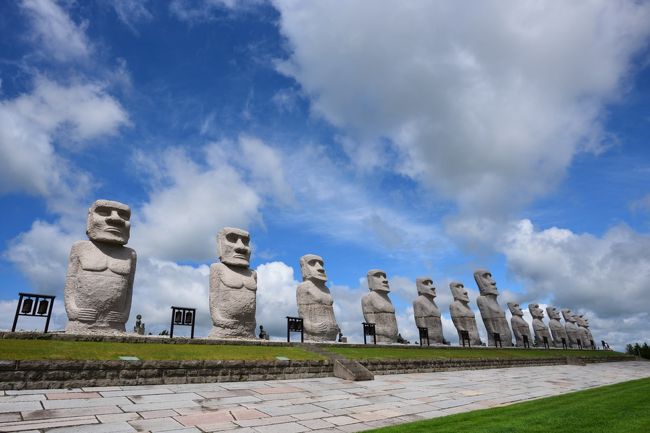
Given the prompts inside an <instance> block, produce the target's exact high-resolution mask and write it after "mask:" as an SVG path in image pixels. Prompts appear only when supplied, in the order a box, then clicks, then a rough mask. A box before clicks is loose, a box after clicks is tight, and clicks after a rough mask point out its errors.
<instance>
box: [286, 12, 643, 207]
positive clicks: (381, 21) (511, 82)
mask: <svg viewBox="0 0 650 433" xmlns="http://www.w3.org/2000/svg"><path fill="white" fill-rule="evenodd" d="M276 5H277V7H278V9H279V10H280V12H281V14H282V18H281V21H280V24H281V31H282V33H283V34H284V35H285V36H286V38H287V40H288V44H289V47H290V56H289V58H288V59H286V61H282V62H279V64H278V69H279V70H280V71H281V72H283V73H284V74H286V75H288V76H290V77H293V78H294V79H296V81H297V82H298V83H299V84H300V85H301V86H302V89H303V91H304V93H305V94H306V95H307V96H308V97H309V98H310V99H311V103H312V109H313V111H314V112H315V113H317V114H318V115H320V116H322V117H324V118H325V119H327V120H328V121H330V122H331V123H332V124H334V125H336V126H338V127H340V128H341V129H342V130H343V131H344V132H345V133H347V134H348V135H349V136H350V137H352V139H354V140H355V141H356V143H357V147H363V148H367V150H364V149H361V150H359V149H355V148H354V146H351V145H349V144H348V145H346V146H344V149H348V150H351V149H352V151H350V152H349V153H350V155H351V157H352V158H358V154H364V153H377V152H382V146H378V145H377V143H378V142H379V141H380V140H381V139H382V138H386V139H388V143H389V145H390V149H391V150H392V151H394V152H397V157H396V158H391V159H390V160H392V161H393V162H392V163H391V162H388V164H387V162H386V161H387V160H388V159H387V158H377V159H376V161H377V164H378V165H377V167H378V168H379V167H386V166H387V167H388V168H389V169H392V170H394V171H396V172H398V173H401V174H404V175H406V176H409V177H411V178H413V179H415V180H417V181H419V182H422V183H423V184H425V185H430V186H432V187H433V188H434V189H435V190H437V191H439V192H441V193H442V194H444V196H446V197H449V198H451V199H453V200H455V201H456V202H457V203H458V205H459V206H460V208H461V209H462V210H465V211H471V212H476V213H488V214H503V213H507V212H508V211H510V210H513V209H518V208H519V206H521V205H523V204H525V203H527V202H528V201H530V200H531V199H533V198H535V197H537V196H539V195H540V194H543V193H545V192H547V191H548V190H549V188H551V187H552V186H553V185H554V184H555V183H556V182H557V180H558V179H561V178H562V174H563V172H564V170H565V168H566V167H567V166H568V164H569V163H570V162H571V160H572V157H573V155H575V154H576V152H579V151H584V150H590V151H595V152H597V151H600V150H602V149H603V145H604V143H603V135H602V134H601V132H602V131H601V121H602V116H603V107H604V105H605V104H606V103H608V102H611V101H612V100H614V99H616V98H618V97H619V96H620V95H621V92H622V91H623V90H625V88H626V84H627V82H626V79H627V78H628V74H629V72H630V69H631V68H632V66H631V59H632V58H633V56H634V54H635V53H637V52H639V50H640V49H642V48H643V47H644V46H645V45H646V43H647V37H648V34H649V33H650V5H649V4H647V3H639V2H625V1H608V0H603V1H595V2H571V3H566V2H563V3H543V4H540V3H538V2H532V1H524V2H521V1H513V2H502V1H488V2H481V3H480V4H479V5H473V7H471V8H467V7H466V5H464V4H463V3H453V2H447V3H439V2H437V3H432V2H412V3H410V4H409V5H408V6H403V5H401V6H400V7H396V6H395V4H394V3H392V2H388V1H381V2H373V4H372V6H371V7H369V5H368V4H367V3H366V2H362V1H350V2H345V3H342V4H341V3H332V2H328V1H319V2H318V1H317V2H296V1H278V2H276ZM459 17H462V19H459ZM605 17H606V18H605ZM333 26H335V27H336V29H337V30H336V31H332V28H333ZM384 156H386V155H384ZM355 162H360V163H363V164H367V162H368V161H367V160H365V159H361V160H360V161H355Z"/></svg>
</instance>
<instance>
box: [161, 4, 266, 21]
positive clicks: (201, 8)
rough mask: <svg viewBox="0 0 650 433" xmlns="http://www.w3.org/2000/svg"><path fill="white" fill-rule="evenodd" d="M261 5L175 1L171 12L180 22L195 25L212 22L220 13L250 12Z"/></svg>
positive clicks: (170, 6)
mask: <svg viewBox="0 0 650 433" xmlns="http://www.w3.org/2000/svg"><path fill="white" fill-rule="evenodd" d="M259 3H261V1H260V0H247V1H241V0H199V1H188V0H173V1H172V2H171V4H170V5H169V11H170V12H171V13H172V15H174V16H175V17H176V18H178V19H179V20H181V21H185V22H188V23H192V24H193V23H200V22H205V21H211V20H213V19H215V18H216V17H217V16H218V15H219V13H233V12H236V11H239V10H249V9H250V8H252V7H254V6H256V5H257V4H259Z"/></svg>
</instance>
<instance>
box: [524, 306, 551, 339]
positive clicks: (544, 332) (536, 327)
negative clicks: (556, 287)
mask: <svg viewBox="0 0 650 433" xmlns="http://www.w3.org/2000/svg"><path fill="white" fill-rule="evenodd" d="M528 311H529V312H530V315H531V316H533V332H534V333H535V345H536V346H538V347H541V346H543V345H544V337H546V340H547V341H548V345H549V346H553V337H551V333H550V331H549V329H548V327H547V326H546V324H545V323H544V321H543V320H542V319H544V310H542V309H541V308H539V304H528Z"/></svg>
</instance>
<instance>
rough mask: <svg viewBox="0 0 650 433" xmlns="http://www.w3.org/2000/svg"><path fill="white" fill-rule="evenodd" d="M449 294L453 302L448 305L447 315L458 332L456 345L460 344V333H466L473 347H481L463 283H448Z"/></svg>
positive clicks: (481, 343)
mask: <svg viewBox="0 0 650 433" xmlns="http://www.w3.org/2000/svg"><path fill="white" fill-rule="evenodd" d="M449 288H450V289H451V294H452V296H453V297H454V302H452V303H451V305H449V314H450V315H451V321H452V322H454V326H455V327H456V330H457V331H458V343H459V344H460V343H461V342H462V339H461V335H460V334H461V331H467V333H468V334H469V339H470V342H471V344H472V345H473V346H481V345H483V342H482V341H481V338H480V337H479V335H478V327H477V326H476V317H475V315H474V312H473V311H472V309H471V308H470V307H469V295H468V294H467V290H465V286H464V285H463V283H459V282H458V281H452V282H451V283H449Z"/></svg>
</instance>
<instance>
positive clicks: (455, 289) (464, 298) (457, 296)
mask: <svg viewBox="0 0 650 433" xmlns="http://www.w3.org/2000/svg"><path fill="white" fill-rule="evenodd" d="M449 288H450V289H451V295H452V296H453V297H454V301H460V302H464V303H468V302H469V295H468V294H467V290H465V286H464V285H463V283H459V282H458V281H452V282H451V283H449Z"/></svg>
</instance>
